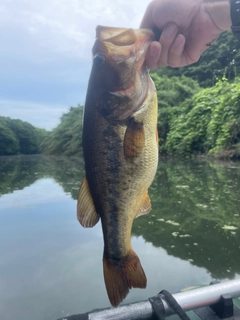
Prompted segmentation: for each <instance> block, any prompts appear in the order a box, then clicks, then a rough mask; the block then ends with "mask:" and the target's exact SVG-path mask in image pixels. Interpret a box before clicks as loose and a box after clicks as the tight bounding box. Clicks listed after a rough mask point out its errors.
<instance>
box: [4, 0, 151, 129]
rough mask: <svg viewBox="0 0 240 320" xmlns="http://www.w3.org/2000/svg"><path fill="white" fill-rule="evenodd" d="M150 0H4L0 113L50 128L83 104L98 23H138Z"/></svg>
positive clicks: (116, 24) (107, 24)
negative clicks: (64, 115)
mask: <svg viewBox="0 0 240 320" xmlns="http://www.w3.org/2000/svg"><path fill="white" fill-rule="evenodd" d="M149 2H150V0H131V1H129V0H91V1H90V0H41V1H39V0H0V116H7V117H10V118H13V119H16V118H18V119H21V120H23V121H27V122H29V123H31V124H33V125H34V126H37V127H40V128H45V129H47V130H51V129H53V128H54V127H56V126H57V124H58V123H59V120H60V117H61V115H62V114H63V113H66V112H68V110H69V108H70V107H71V106H76V105H78V104H81V105H83V104H84V101H85V95H86V90H87V84H88V78H89V74H90V70H91V63H92V56H91V48H92V46H93V43H94V39H95V28H96V26H97V25H105V26H113V27H126V28H129V27H130V28H138V27H139V24H140V22H141V19H142V17H143V15H144V12H145V9H146V7H147V5H148V3H149Z"/></svg>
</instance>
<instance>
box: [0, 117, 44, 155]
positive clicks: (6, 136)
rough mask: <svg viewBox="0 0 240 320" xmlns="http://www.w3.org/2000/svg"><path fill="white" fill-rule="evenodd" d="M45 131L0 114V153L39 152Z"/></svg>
mask: <svg viewBox="0 0 240 320" xmlns="http://www.w3.org/2000/svg"><path fill="white" fill-rule="evenodd" d="M46 136H47V131H46V130H44V129H39V128H36V127H34V126H32V125H31V124H30V123H28V122H24V121H21V120H19V119H10V118H8V117H1V116H0V155H16V154H37V153H41V151H42V149H41V146H40V145H41V141H43V140H44V139H45V137H46Z"/></svg>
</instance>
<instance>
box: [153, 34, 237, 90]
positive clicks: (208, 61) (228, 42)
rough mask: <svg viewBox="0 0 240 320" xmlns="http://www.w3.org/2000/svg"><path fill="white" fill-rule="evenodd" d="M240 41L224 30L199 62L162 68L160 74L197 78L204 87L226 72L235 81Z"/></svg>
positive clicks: (158, 72)
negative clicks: (178, 66)
mask: <svg viewBox="0 0 240 320" xmlns="http://www.w3.org/2000/svg"><path fill="white" fill-rule="evenodd" d="M238 48H239V42H238V40H236V38H235V37H234V36H233V35H232V33H231V32H230V31H229V32H224V33H222V34H221V35H220V37H219V38H218V40H217V41H215V42H214V43H213V44H212V46H211V47H210V48H209V49H208V50H207V51H205V52H204V54H203V55H202V56H201V58H200V59H199V61H198V62H197V63H194V64H192V65H189V66H185V67H182V68H174V69H173V68H169V67H165V68H160V69H158V70H157V74H158V75H159V76H163V75H165V76H168V77H172V76H178V77H180V76H183V75H184V76H186V77H189V78H192V79H194V80H196V81H197V82H198V83H199V85H200V86H202V87H210V86H213V85H214V84H215V83H216V81H217V79H218V78H221V77H222V75H223V74H224V75H225V76H226V77H227V78H228V79H229V80H230V81H233V80H234V79H235V77H236V76H237V75H238V74H239V71H240V52H239V51H238Z"/></svg>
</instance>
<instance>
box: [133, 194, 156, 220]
mask: <svg viewBox="0 0 240 320" xmlns="http://www.w3.org/2000/svg"><path fill="white" fill-rule="evenodd" d="M151 209H152V205H151V200H150V198H149V195H148V191H146V193H145V194H144V196H143V198H142V202H141V205H140V208H139V211H138V212H137V214H136V217H135V218H137V217H140V216H142V215H144V214H148V213H149V212H150V211H151Z"/></svg>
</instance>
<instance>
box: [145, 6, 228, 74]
mask: <svg viewBox="0 0 240 320" xmlns="http://www.w3.org/2000/svg"><path fill="white" fill-rule="evenodd" d="M141 28H149V29H152V30H153V31H154V32H155V34H157V33H158V34H160V33H161V35H160V37H159V41H154V42H152V43H151V45H150V47H149V50H148V53H147V56H146V64H147V66H148V67H149V68H150V69H151V70H155V69H157V68H159V67H161V66H170V67H182V66H185V65H189V64H192V63H194V62H197V61H198V60H199V58H200V56H201V54H202V53H203V52H204V51H205V50H206V49H207V48H208V46H209V45H210V44H211V43H212V42H213V41H214V40H215V39H216V38H217V37H218V36H219V35H220V33H221V32H223V31H225V30H230V28H231V19H230V7H229V2H228V0H218V1H212V0H209V1H208V0H153V1H152V2H150V4H149V6H148V7H147V10H146V12H145V15H144V17H143V20H142V23H141Z"/></svg>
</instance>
